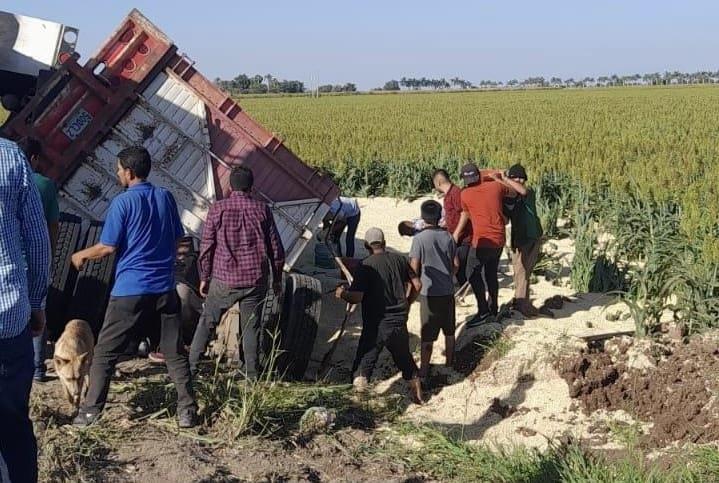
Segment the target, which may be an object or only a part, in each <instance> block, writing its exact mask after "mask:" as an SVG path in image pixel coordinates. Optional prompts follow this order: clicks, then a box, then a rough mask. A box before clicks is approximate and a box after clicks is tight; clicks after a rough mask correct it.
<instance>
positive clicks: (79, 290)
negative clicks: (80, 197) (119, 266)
mask: <svg viewBox="0 0 719 483" xmlns="http://www.w3.org/2000/svg"><path fill="white" fill-rule="evenodd" d="M101 233H102V222H97V221H93V222H92V223H91V224H90V227H89V229H88V230H87V236H86V237H85V243H84V244H83V246H84V247H85V248H87V247H91V246H93V245H94V244H96V243H98V242H99V241H100V234H101ZM114 271H115V255H114V254H113V255H110V256H109V257H105V258H103V259H100V260H90V261H88V262H86V263H85V266H84V267H83V268H82V270H81V271H80V273H79V274H78V276H77V283H76V284H75V290H74V292H73V296H72V301H71V302H70V308H69V310H68V315H69V318H70V319H83V320H86V321H87V322H88V323H89V324H90V327H92V331H93V333H94V334H95V340H97V335H98V334H99V333H100V328H101V327H102V323H103V320H104V319H105V309H106V308H107V301H108V299H109V297H110V290H111V288H112V281H113V275H114Z"/></svg>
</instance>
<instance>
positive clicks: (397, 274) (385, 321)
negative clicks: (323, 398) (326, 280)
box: [335, 228, 422, 404]
mask: <svg viewBox="0 0 719 483" xmlns="http://www.w3.org/2000/svg"><path fill="white" fill-rule="evenodd" d="M365 247H366V248H367V250H368V251H369V252H370V256H369V257H367V258H365V259H364V260H363V261H362V265H360V267H359V268H358V270H357V272H356V274H355V279H354V281H353V282H352V285H351V286H350V287H349V288H345V287H344V286H339V287H337V291H336V293H335V295H336V296H337V298H340V299H342V300H344V301H345V302H348V303H351V304H359V303H361V304H362V334H361V335H360V340H359V345H358V347H357V356H356V357H355V361H354V364H353V367H352V372H353V374H354V373H355V372H356V377H355V379H354V385H355V387H356V388H357V389H362V388H364V387H366V386H367V381H368V380H369V378H370V377H371V376H372V372H373V371H374V367H375V364H376V363H377V359H378V357H379V354H380V352H382V349H384V348H385V347H386V348H387V349H388V350H389V352H390V354H391V355H392V359H393V360H394V363H395V364H396V365H397V367H398V368H399V369H400V370H401V371H402V377H403V378H404V379H405V380H406V381H407V382H408V384H409V389H410V395H411V397H412V399H413V400H414V402H415V403H417V404H421V403H422V387H421V385H420V381H419V378H418V377H417V376H418V369H417V364H416V363H415V361H414V358H413V357H412V353H411V352H410V350H409V333H408V332H407V317H408V315H409V306H410V304H411V303H412V302H414V300H415V299H416V298H417V294H419V291H420V290H421V289H422V283H421V282H420V280H419V277H418V276H417V275H416V274H415V273H414V272H413V271H412V269H411V268H410V266H409V261H408V260H407V259H406V258H405V257H403V256H401V255H397V254H394V253H389V252H387V251H386V249H385V247H386V244H385V239H384V233H382V230H380V229H379V228H370V229H369V230H368V231H367V234H366V235H365Z"/></svg>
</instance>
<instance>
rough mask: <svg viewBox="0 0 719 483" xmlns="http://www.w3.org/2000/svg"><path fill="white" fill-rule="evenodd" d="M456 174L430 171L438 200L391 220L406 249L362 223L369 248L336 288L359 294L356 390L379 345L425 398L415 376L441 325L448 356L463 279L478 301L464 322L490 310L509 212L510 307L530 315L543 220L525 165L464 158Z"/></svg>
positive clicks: (346, 296)
mask: <svg viewBox="0 0 719 483" xmlns="http://www.w3.org/2000/svg"><path fill="white" fill-rule="evenodd" d="M460 175H461V178H462V180H463V182H464V185H465V186H464V188H463V189H460V188H459V187H458V186H456V185H455V184H453V183H452V181H451V178H450V176H449V174H448V173H447V172H446V171H445V170H441V169H440V170H437V171H435V172H434V174H433V175H432V182H433V185H434V187H435V189H436V190H437V192H438V193H439V194H440V195H441V196H442V197H443V206H442V205H440V204H439V203H438V202H436V201H433V200H429V201H425V202H424V203H422V206H421V216H420V217H419V218H418V219H416V220H413V221H403V222H401V223H400V224H399V227H398V229H399V233H400V234H401V235H410V236H413V237H414V238H413V240H412V245H411V248H410V251H409V257H408V258H406V257H404V256H401V255H398V254H395V253H391V252H389V251H387V246H386V241H385V236H384V233H383V232H382V230H380V229H379V228H370V229H369V230H368V231H367V233H366V235H365V247H366V249H367V251H368V253H369V256H368V257H367V258H365V259H364V260H363V261H362V263H361V264H360V265H359V266H358V267H357V268H356V269H355V270H354V273H353V275H354V280H353V281H352V283H351V284H350V285H349V286H345V285H340V286H338V287H337V289H336V292H335V295H336V297H337V298H340V299H342V300H344V301H346V302H348V303H351V304H360V303H361V304H362V332H361V335H360V340H359V344H358V348H357V355H356V357H355V361H354V364H353V368H352V372H353V375H354V380H353V383H354V386H355V387H356V388H357V389H359V390H361V389H363V388H364V387H366V386H367V384H368V380H369V378H370V377H371V376H372V372H373V371H374V366H375V363H376V362H377V359H378V356H379V354H380V352H381V351H382V350H383V349H384V348H387V349H388V350H389V352H390V354H391V356H392V359H393V360H394V363H395V364H396V365H397V367H398V368H399V369H400V371H401V372H402V377H403V378H404V379H405V380H406V381H407V382H408V386H409V391H410V394H411V396H412V399H413V400H414V401H415V402H416V403H422V402H423V398H422V380H423V379H426V378H427V377H428V376H429V368H430V360H431V357H432V350H433V346H434V343H435V341H436V340H437V339H438V337H439V334H440V332H441V333H442V334H443V335H444V342H445V362H446V365H447V366H450V367H451V366H452V365H453V362H454V352H455V331H456V308H455V299H456V295H458V294H459V293H460V292H462V291H463V288H464V286H465V284H467V283H468V284H469V285H470V286H471V288H472V291H473V292H474V295H475V297H476V299H477V309H478V311H477V314H476V315H475V316H474V317H473V318H472V319H471V320H469V321H468V322H467V325H466V326H467V327H468V328H471V327H475V326H478V325H480V324H483V323H485V322H488V321H489V320H491V319H492V318H494V317H496V316H497V315H498V312H499V302H498V295H499V281H498V268H499V261H500V257H501V254H502V250H503V249H504V247H505V244H506V241H507V240H506V225H507V223H509V222H511V250H512V252H511V253H512V256H511V258H512V263H513V266H514V285H515V296H514V299H513V301H512V307H513V308H514V309H516V310H517V311H519V312H521V313H522V314H523V315H524V316H525V317H533V316H536V315H538V310H537V309H536V307H534V305H532V302H531V300H530V296H529V295H530V294H529V278H530V275H531V273H532V269H533V267H534V264H535V262H536V260H537V256H538V254H539V250H540V248H541V239H542V227H541V223H540V221H539V217H538V216H537V213H536V206H535V199H534V193H533V191H532V190H531V189H530V188H528V187H527V186H526V182H527V173H526V171H525V169H524V168H523V167H522V166H521V165H519V164H516V165H514V166H512V167H510V168H509V169H508V170H507V171H506V172H504V171H503V170H480V169H479V168H477V166H476V165H474V164H467V165H465V166H464V167H463V168H462V171H461V173H460ZM347 243H348V246H349V243H350V242H349V241H348V242H347ZM458 287H459V290H457V288H458ZM417 299H419V312H420V321H421V326H422V327H421V334H420V336H421V337H420V338H421V349H420V365H419V367H417V364H416V362H415V360H414V358H413V356H412V354H411V352H410V349H409V333H408V331H407V320H408V317H409V308H410V305H411V304H412V303H413V302H414V301H415V300H417Z"/></svg>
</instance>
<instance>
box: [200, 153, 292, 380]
mask: <svg viewBox="0 0 719 483" xmlns="http://www.w3.org/2000/svg"><path fill="white" fill-rule="evenodd" d="M253 182H254V177H253V175H252V171H250V170H249V169H248V168H245V167H243V166H240V167H236V168H234V169H233V170H232V173H231V174H230V186H231V187H232V193H231V194H230V196H229V197H228V198H226V199H223V200H220V201H218V202H216V203H215V204H213V205H212V207H211V208H210V210H209V212H208V213H207V219H206V220H205V226H204V228H203V230H202V242H201V243H200V257H199V260H198V263H199V266H200V295H201V296H202V297H205V298H206V300H205V308H204V310H203V311H202V316H201V317H200V322H199V323H198V325H197V330H196V331H195V336H194V337H193V339H192V346H191V347H190V369H191V370H192V372H193V374H194V373H196V372H197V363H198V361H199V359H200V356H201V355H202V353H203V352H205V348H206V347H207V342H208V340H209V338H210V335H211V332H212V330H214V328H215V327H216V326H217V324H218V322H219V320H220V318H221V316H222V313H223V312H225V311H226V310H228V309H229V308H230V307H232V306H233V305H234V304H235V303H237V302H239V303H240V331H241V333H242V350H243V353H244V356H245V376H246V377H247V379H256V378H257V377H258V376H259V374H260V372H261V367H260V354H259V352H260V350H261V348H260V344H259V340H260V335H261V333H262V330H263V327H262V317H261V315H262V305H263V303H264V300H265V297H266V296H267V287H268V285H269V284H268V282H269V280H270V276H271V280H272V285H273V290H275V293H279V291H280V284H281V281H282V269H283V267H284V264H285V252H284V249H283V247H282V241H281V240H280V235H279V233H278V232H277V227H276V226H275V221H274V218H273V217H272V211H271V210H270V208H269V207H268V206H267V204H265V203H264V202H262V201H258V200H255V199H253V198H252V197H251V196H250V191H251V190H252V184H253ZM270 271H271V274H270Z"/></svg>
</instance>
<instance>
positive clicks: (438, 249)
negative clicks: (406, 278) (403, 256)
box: [409, 227, 457, 297]
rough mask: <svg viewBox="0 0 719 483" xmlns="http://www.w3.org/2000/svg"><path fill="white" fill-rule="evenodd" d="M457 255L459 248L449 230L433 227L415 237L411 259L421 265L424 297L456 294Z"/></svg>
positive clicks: (410, 253) (410, 254)
mask: <svg viewBox="0 0 719 483" xmlns="http://www.w3.org/2000/svg"><path fill="white" fill-rule="evenodd" d="M456 253H457V247H456V245H455V243H454V240H453V239H452V235H450V234H449V233H448V232H447V230H444V229H442V228H438V227H431V228H426V229H424V230H423V231H421V232H420V233H418V234H417V235H415V237H414V239H413V240H412V248H411V249H410V251H409V257H410V258H416V259H418V260H419V262H420V264H421V267H422V273H421V281H422V290H421V294H422V295H426V296H430V297H438V296H445V295H451V294H453V293H454V275H453V273H454V270H453V268H454V257H455V255H456Z"/></svg>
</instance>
